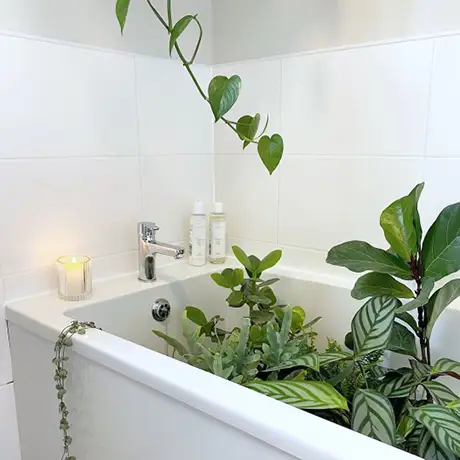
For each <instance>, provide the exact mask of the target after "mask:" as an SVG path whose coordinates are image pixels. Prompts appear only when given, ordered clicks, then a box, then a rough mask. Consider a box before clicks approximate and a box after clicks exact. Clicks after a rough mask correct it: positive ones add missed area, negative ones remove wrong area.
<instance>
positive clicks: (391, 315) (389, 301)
mask: <svg viewBox="0 0 460 460" xmlns="http://www.w3.org/2000/svg"><path fill="white" fill-rule="evenodd" d="M400 305H401V302H400V301H399V300H397V299H395V298H393V297H389V296H381V297H374V298H372V299H370V300H368V301H367V302H366V303H365V304H364V305H363V306H362V307H361V308H360V310H359V311H358V313H356V315H355V316H354V318H353V320H352V323H351V330H352V334H353V344H354V352H355V358H361V357H363V356H366V355H367V354H369V353H372V352H373V351H377V350H383V349H384V348H386V346H387V344H388V341H389V340H390V336H391V331H392V329H393V323H394V319H395V311H396V309H397V308H398V307H399V306H400Z"/></svg>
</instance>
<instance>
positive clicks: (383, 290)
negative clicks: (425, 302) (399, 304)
mask: <svg viewBox="0 0 460 460" xmlns="http://www.w3.org/2000/svg"><path fill="white" fill-rule="evenodd" d="M379 295H389V296H392V297H397V298H398V299H412V298H413V297H414V293H413V292H412V291H411V290H410V289H409V288H408V287H407V286H405V285H404V284H402V283H400V282H399V281H396V280H395V279H394V278H393V277H392V276H391V275H388V274H387V273H375V272H374V273H367V274H365V275H363V276H361V277H360V278H358V280H357V281H356V283H355V287H354V288H353V290H352V291H351V296H352V297H353V298H355V299H359V300H360V299H365V298H367V297H375V296H379Z"/></svg>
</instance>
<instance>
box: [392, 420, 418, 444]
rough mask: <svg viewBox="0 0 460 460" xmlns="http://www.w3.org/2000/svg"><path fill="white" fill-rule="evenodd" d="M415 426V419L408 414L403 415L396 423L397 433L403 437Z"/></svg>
mask: <svg viewBox="0 0 460 460" xmlns="http://www.w3.org/2000/svg"><path fill="white" fill-rule="evenodd" d="M414 428H415V419H414V418H413V417H411V416H410V415H404V416H403V417H402V418H401V420H400V421H399V423H398V428H397V430H396V431H397V433H398V434H399V435H400V436H402V437H403V438H404V439H405V438H407V436H409V435H410V434H411V433H412V431H414Z"/></svg>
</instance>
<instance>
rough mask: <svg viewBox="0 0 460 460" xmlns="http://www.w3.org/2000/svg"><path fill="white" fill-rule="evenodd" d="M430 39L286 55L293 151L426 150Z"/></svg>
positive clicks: (287, 125) (286, 106) (288, 139)
mask: <svg viewBox="0 0 460 460" xmlns="http://www.w3.org/2000/svg"><path fill="white" fill-rule="evenodd" d="M432 46H433V42H432V41H431V40H424V41H417V42H408V43H398V44H392V45H384V46H371V47H367V48H359V49H351V50H346V51H336V52H329V53H322V54H316V55H307V56H300V57H293V58H288V59H285V60H283V88H282V91H283V106H282V116H283V134H284V136H285V143H286V148H287V151H288V152H289V153H298V154H337V155H338V154H349V155H374V156H381V155H402V156H407V155H421V154H422V153H423V151H424V146H425V130H426V119H427V110H428V97H429V77H430V64H431V55H432Z"/></svg>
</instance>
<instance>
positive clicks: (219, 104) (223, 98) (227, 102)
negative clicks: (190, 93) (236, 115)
mask: <svg viewBox="0 0 460 460" xmlns="http://www.w3.org/2000/svg"><path fill="white" fill-rule="evenodd" d="M240 90H241V78H240V77H239V76H238V75H233V76H232V77H230V78H228V77H225V76H223V75H218V76H216V77H214V78H213V79H212V80H211V83H209V88H208V96H209V104H210V105H211V109H212V113H213V114H214V118H215V120H216V121H218V120H220V119H221V118H222V117H223V116H224V115H225V114H226V113H227V112H228V111H229V110H230V109H231V108H232V107H233V106H234V105H235V102H236V101H237V99H238V96H239V95H240Z"/></svg>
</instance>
